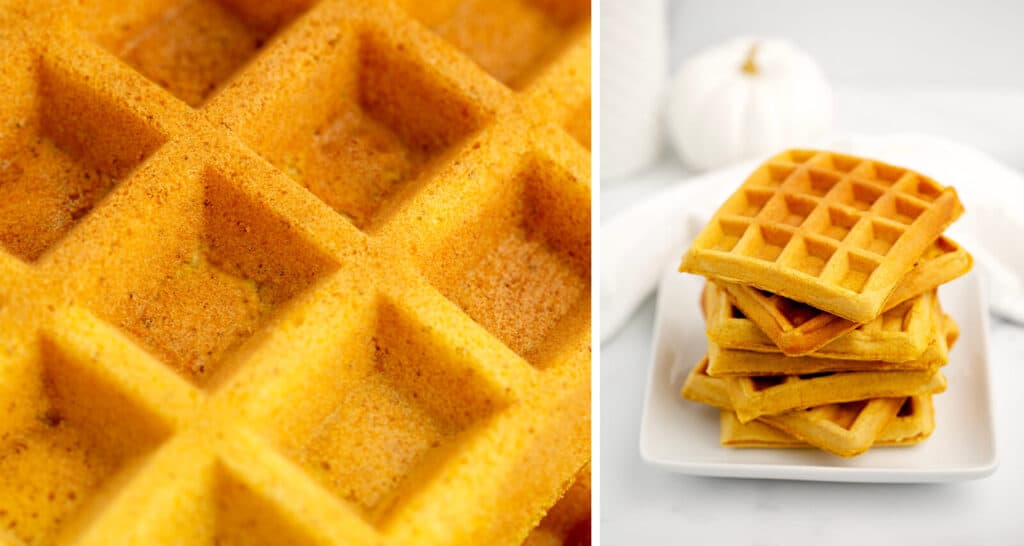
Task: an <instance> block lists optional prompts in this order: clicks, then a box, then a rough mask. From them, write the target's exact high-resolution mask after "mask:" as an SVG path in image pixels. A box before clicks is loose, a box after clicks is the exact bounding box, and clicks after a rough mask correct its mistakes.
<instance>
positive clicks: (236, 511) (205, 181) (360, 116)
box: [0, 0, 591, 546]
mask: <svg viewBox="0 0 1024 546" xmlns="http://www.w3.org/2000/svg"><path fill="white" fill-rule="evenodd" d="M462 4H465V5H471V7H472V9H473V10H474V13H488V11H487V10H488V9H490V7H491V6H494V9H496V10H499V11H497V12H495V13H500V14H501V17H491V18H490V19H488V21H489V22H488V23H487V25H488V26H487V29H488V32H490V31H491V30H493V29H494V28H496V27H495V25H498V24H506V23H507V24H509V25H513V26H515V25H527V26H529V25H539V26H540V27H543V32H540V33H538V34H536V35H534V34H530V35H529V36H527V35H523V37H522V40H523V43H522V47H523V48H524V49H527V48H528V49H531V51H532V53H531V54H530V55H529V56H525V57H524V53H523V52H522V51H517V50H514V48H505V47H502V48H496V49H495V50H494V51H490V52H489V53H488V55H489V56H487V57H486V60H481V59H484V57H482V56H481V55H480V54H477V53H476V50H475V49H474V47H475V46H474V45H473V44H471V43H470V44H469V45H467V42H463V41H459V40H454V39H451V36H453V34H452V33H455V34H458V33H459V32H463V31H461V30H458V29H463V28H468V29H470V31H468V32H469V33H470V34H472V35H476V34H477V33H478V31H475V30H472V29H473V25H474V24H475V23H474V21H475V20H476V18H474V17H466V16H464V14H462V11H460V10H461V9H463V8H461V7H460V6H461V5H462ZM520 4H521V8H522V9H521V10H519V11H516V12H512V11H509V10H508V9H506V8H504V7H501V6H499V5H498V3H493V4H492V3H488V2H468V1H467V2H463V3H460V2H448V3H446V4H445V6H448V8H450V9H448V8H445V7H444V6H441V5H440V4H438V5H437V6H434V8H435V9H436V11H437V12H436V13H433V14H431V15H430V17H431V19H430V21H429V22H427V21H425V20H424V19H422V17H426V16H425V15H423V14H420V13H418V12H416V11H406V10H405V9H404V8H403V7H402V6H399V5H397V4H393V3H391V2H380V1H369V0H323V1H321V2H314V1H312V0H310V1H306V0H280V1H272V2H254V1H247V0H224V1H215V0H164V1H154V2H129V3H125V2H114V1H112V0H89V1H83V2H74V3H66V2H57V1H48V0H31V1H27V2H20V3H13V2H6V3H0V55H2V57H3V60H4V63H3V69H2V71H3V74H4V78H0V97H2V98H3V100H2V101H0V196H2V197H3V199H0V407H3V408H4V416H3V418H0V543H5V544H7V543H10V544H13V545H16V546H29V545H40V544H51V543H61V544H63V543H75V544H79V545H90V544H96V545H100V544H103V545H106V544H111V543H115V542H116V543H125V544H196V545H204V544H209V545H212V544H225V545H230V544H323V545H328V544H330V545H335V544H374V545H384V544H395V545H399V544H400V545H428V544H437V545H441V544H453V545H459V544H521V543H522V542H523V541H524V540H526V539H527V537H528V536H530V535H531V533H532V534H533V536H535V537H542V538H544V539H546V540H547V542H551V541H553V540H556V539H557V540H563V541H565V542H566V543H572V540H575V539H574V537H580V536H584V531H583V530H582V526H584V525H586V523H583V522H587V521H589V500H587V499H588V498H589V466H588V461H589V457H590V455H589V454H590V350H591V349H590V330H591V323H590V225H591V216H590V152H589V143H588V138H589V137H588V134H589V125H588V121H587V120H589V104H590V92H589V90H590V81H589V78H590V65H589V59H590V37H589V33H590V30H589V4H586V5H584V4H582V3H566V4H564V5H563V4H556V3H552V2H542V1H539V0H538V1H536V2H533V1H530V2H527V1H525V0H524V1H523V2H521V3H517V5H520ZM412 8H413V6H411V7H410V9H412ZM467 9H468V8H467ZM446 29H452V30H446ZM534 36H536V42H534V39H535V38H534ZM506 38H508V39H509V40H512V38H510V37H508V36H506ZM527 42H529V43H527ZM502 50H505V51H507V52H508V54H509V55H510V56H514V57H515V58H514V59H511V60H509V61H508V65H507V66H506V65H504V64H503V62H504V61H503V60H502V58H501V54H502ZM509 67H511V68H509ZM496 73H497V75H498V76H499V77H498V78H496V77H495V74H496ZM506 82H508V83H509V85H506ZM581 113H586V115H581ZM584 118H585V119H584ZM581 540H584V539H581Z"/></svg>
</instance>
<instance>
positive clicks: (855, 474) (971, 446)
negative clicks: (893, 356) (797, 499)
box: [640, 264, 997, 483]
mask: <svg viewBox="0 0 1024 546" xmlns="http://www.w3.org/2000/svg"><path fill="white" fill-rule="evenodd" d="M674 266H675V264H673V267H671V268H669V270H667V271H666V273H665V275H664V276H663V277H662V281H661V285H660V287H659V290H658V307H657V313H656V318H655V327H654V347H653V351H652V354H653V358H654V361H653V363H652V364H651V366H650V367H649V368H648V377H647V391H646V394H645V397H644V412H643V418H642V419H643V422H642V423H641V427H640V453H641V455H642V456H643V458H644V460H645V461H647V462H648V463H650V464H653V465H656V466H659V467H662V468H665V469H667V470H670V471H673V472H681V473H685V474H699V475H705V476H728V477H739V478H770V479H788V480H815V481H842V482H847V481H848V482H902V483H912V482H943V481H953V480H967V479H977V478H981V477H984V476H987V475H989V474H991V473H992V472H993V471H995V469H996V465H997V457H996V446H995V435H994V431H993V428H994V427H993V423H992V403H991V398H990V389H989V372H988V361H989V358H988V314H987V313H986V309H987V305H986V304H985V301H984V294H985V292H984V290H982V286H981V280H980V278H979V276H978V275H977V274H976V273H970V274H968V275H966V276H964V277H963V278H961V279H958V280H956V281H954V282H952V283H949V284H948V285H946V286H943V287H942V288H940V289H939V298H940V300H941V301H942V306H943V309H944V310H945V311H946V312H947V313H949V314H951V315H952V316H953V318H955V319H956V321H957V322H958V323H959V325H960V340H959V341H958V342H957V344H956V346H955V348H954V349H953V351H952V352H951V353H950V362H949V364H948V365H946V367H945V368H943V370H942V371H943V373H945V374H946V377H947V378H948V380H949V386H948V388H947V390H946V392H945V393H943V394H941V395H937V396H936V397H935V432H934V433H932V436H931V437H930V438H928V439H927V440H925V441H924V442H922V443H920V444H918V445H916V446H909V447H877V448H872V449H871V450H869V451H868V452H867V453H865V454H863V455H861V456H859V457H855V458H853V459H843V458H841V457H836V456H833V455H830V454H828V453H825V452H823V451H820V450H817V449H752V448H744V449H736V448H727V447H723V446H722V445H720V444H719V439H718V410H717V409H715V408H712V407H710V406H706V405H703V404H699V403H696V402H691V401H689V400H684V399H682V398H681V397H680V396H679V391H680V389H681V388H682V385H683V382H684V380H685V379H686V374H687V373H689V371H690V368H692V367H693V365H694V364H696V363H697V362H698V361H699V360H700V359H701V357H702V356H703V355H704V353H705V351H706V349H707V340H706V338H705V334H704V321H703V318H702V317H701V313H700V310H699V308H698V299H699V297H700V291H701V288H702V287H703V283H704V279H703V278H701V277H696V276H694V275H685V274H681V273H677V272H676V271H675V267H674Z"/></svg>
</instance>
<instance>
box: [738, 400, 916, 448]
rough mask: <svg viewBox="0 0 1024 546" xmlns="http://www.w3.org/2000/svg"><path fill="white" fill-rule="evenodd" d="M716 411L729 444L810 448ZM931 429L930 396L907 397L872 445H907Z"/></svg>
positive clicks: (768, 427) (765, 426) (762, 425)
mask: <svg viewBox="0 0 1024 546" xmlns="http://www.w3.org/2000/svg"><path fill="white" fill-rule="evenodd" d="M719 413H720V422H721V423H720V424H721V442H722V445H724V446H729V447H772V448H780V447H782V448H786V447H813V446H811V444H808V443H807V442H804V441H802V440H799V439H797V438H794V437H793V436H790V435H789V434H786V433H785V432H782V431H781V430H779V429H777V428H775V427H773V426H771V425H769V424H766V423H762V422H761V421H751V422H749V423H741V422H740V420H739V419H737V418H736V414H735V413H733V412H731V411H726V410H722V411H721V412H719ZM933 430H935V408H934V407H933V405H932V397H931V395H921V396H913V397H910V398H907V399H906V401H905V402H904V403H903V407H901V408H900V411H899V412H898V413H897V414H896V417H894V418H892V420H890V421H889V423H888V424H887V425H885V428H883V429H882V431H881V432H879V433H878V436H877V437H876V438H875V441H874V443H873V444H872V447H878V446H907V445H913V444H917V443H920V442H922V441H924V440H925V439H927V438H928V437H929V436H931V433H932V431H933Z"/></svg>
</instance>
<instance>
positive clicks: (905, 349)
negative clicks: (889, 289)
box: [703, 281, 942, 362]
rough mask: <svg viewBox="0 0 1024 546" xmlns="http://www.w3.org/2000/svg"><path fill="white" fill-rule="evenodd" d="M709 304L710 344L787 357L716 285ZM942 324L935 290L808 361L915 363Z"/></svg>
mask: <svg viewBox="0 0 1024 546" xmlns="http://www.w3.org/2000/svg"><path fill="white" fill-rule="evenodd" d="M703 299H704V301H705V304H706V305H707V307H708V309H709V312H708V313H706V314H707V328H708V330H707V332H708V339H710V340H711V341H713V342H714V343H716V344H718V345H720V346H721V347H723V348H727V349H743V350H748V351H760V352H768V353H780V352H781V350H780V349H779V348H778V347H777V346H776V345H775V344H774V343H772V341H771V339H769V338H768V336H767V335H766V334H765V333H764V332H763V331H762V330H761V328H760V327H759V326H758V325H757V323H755V322H754V321H753V320H750V319H748V318H747V315H746V313H743V312H742V311H741V310H740V309H739V306H736V305H734V304H733V299H732V298H731V297H730V296H729V294H728V293H727V292H726V291H725V290H724V289H722V288H721V287H720V286H719V285H717V284H716V283H715V282H714V281H709V282H708V283H707V285H706V286H705V288H704V296H703ZM941 321H942V312H941V309H939V306H938V296H937V295H936V293H935V290H932V291H930V292H926V293H924V294H922V295H920V296H916V297H914V298H912V299H911V300H909V301H906V302H903V303H902V304H900V305H898V306H896V307H894V308H893V309H890V310H888V311H886V312H884V313H882V314H881V315H880V316H879V317H878V318H876V319H875V320H873V321H871V322H868V323H867V324H863V325H860V326H858V327H857V328H855V329H854V330H851V331H849V332H847V333H845V334H843V335H842V336H840V337H838V338H837V339H835V340H834V341H832V342H831V343H829V344H828V345H825V346H824V347H821V348H820V349H818V350H816V351H814V352H812V353H808V354H806V355H804V356H807V357H818V358H837V359H850V360H885V361H887V362H905V361H909V360H915V359H917V358H920V356H921V354H922V353H923V352H924V350H925V348H927V347H928V344H929V343H931V341H932V339H933V335H934V329H935V328H934V325H935V323H936V322H939V323H941ZM787 356H789V355H787Z"/></svg>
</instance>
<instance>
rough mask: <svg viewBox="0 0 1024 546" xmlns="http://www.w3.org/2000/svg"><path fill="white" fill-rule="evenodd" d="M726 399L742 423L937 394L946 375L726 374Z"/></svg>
mask: <svg viewBox="0 0 1024 546" xmlns="http://www.w3.org/2000/svg"><path fill="white" fill-rule="evenodd" d="M724 379H725V385H726V387H727V388H728V391H729V400H730V402H731V403H732V407H733V409H734V410H735V412H736V417H737V418H738V419H739V420H740V422H742V423H747V422H750V421H753V420H754V419H756V418H758V417H760V416H762V415H774V414H778V413H785V412H787V411H793V410H800V409H807V408H811V407H815V406H824V405H827V404H840V403H844V402H856V401H857V400H868V399H871V398H901V397H908V396H917V395H922V394H939V393H942V392H944V391H945V390H946V376H944V375H942V372H938V371H934V372H933V371H920V372H858V373H823V374H810V375H783V376H767V377H742V376H740V377H726V378H724Z"/></svg>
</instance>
